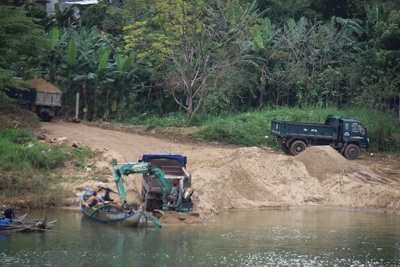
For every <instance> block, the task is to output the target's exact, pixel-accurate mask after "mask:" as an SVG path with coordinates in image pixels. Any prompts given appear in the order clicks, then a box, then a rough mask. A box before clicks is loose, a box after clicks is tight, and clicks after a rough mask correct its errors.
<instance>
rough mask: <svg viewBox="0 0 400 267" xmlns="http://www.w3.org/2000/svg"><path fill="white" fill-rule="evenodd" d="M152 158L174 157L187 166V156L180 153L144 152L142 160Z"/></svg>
mask: <svg viewBox="0 0 400 267" xmlns="http://www.w3.org/2000/svg"><path fill="white" fill-rule="evenodd" d="M152 159H174V160H178V161H180V162H181V163H182V164H183V166H184V167H186V163H187V157H186V156H183V155H179V154H169V153H159V154H144V155H143V156H142V161H144V162H149V161H150V160H152Z"/></svg>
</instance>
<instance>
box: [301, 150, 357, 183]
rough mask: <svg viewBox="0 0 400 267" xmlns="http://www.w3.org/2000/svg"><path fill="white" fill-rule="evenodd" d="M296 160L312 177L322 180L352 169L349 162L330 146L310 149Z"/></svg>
mask: <svg viewBox="0 0 400 267" xmlns="http://www.w3.org/2000/svg"><path fill="white" fill-rule="evenodd" d="M295 160H299V161H301V162H303V163H304V165H305V166H306V169H307V171H308V172H309V173H310V175H311V176H314V177H316V178H318V179H320V180H323V179H325V178H327V177H330V176H332V174H339V173H345V172H348V171H349V170H350V169H351V163H350V162H349V160H347V159H346V158H345V157H343V156H342V155H341V154H340V153H338V152H337V151H336V150H335V149H333V148H332V147H330V146H312V147H308V148H307V149H306V150H305V151H304V152H303V153H301V154H299V155H297V156H295Z"/></svg>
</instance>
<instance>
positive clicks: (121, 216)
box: [79, 189, 146, 227]
mask: <svg viewBox="0 0 400 267" xmlns="http://www.w3.org/2000/svg"><path fill="white" fill-rule="evenodd" d="M91 195H92V190H90V189H87V190H85V191H84V192H83V193H82V195H81V199H80V203H79V206H80V210H81V212H82V213H83V214H84V215H85V216H86V217H88V218H90V219H91V220H95V221H99V222H103V223H112V224H118V225H123V226H128V227H137V226H138V225H140V224H142V223H144V222H146V217H145V215H144V213H143V212H142V211H139V210H136V211H134V210H130V211H129V212H127V211H126V210H123V209H121V208H120V207H118V206H116V205H113V204H105V205H102V206H99V207H93V208H91V207H89V206H88V205H86V200H87V199H88V198H89V197H90V196H91Z"/></svg>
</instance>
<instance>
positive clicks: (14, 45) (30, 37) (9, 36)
mask: <svg viewBox="0 0 400 267" xmlns="http://www.w3.org/2000/svg"><path fill="white" fill-rule="evenodd" d="M46 46H47V40H46V38H45V32H44V30H43V28H42V27H40V26H39V25H37V24H35V23H34V22H33V21H32V19H31V18H29V17H27V16H26V12H24V11H22V10H20V9H18V8H16V7H12V6H3V5H0V68H1V69H3V70H6V72H3V75H2V76H3V85H5V84H10V83H13V82H12V77H13V76H16V75H17V76H20V77H26V76H27V75H29V74H31V73H32V72H31V71H30V68H32V67H34V66H36V63H37V61H36V59H37V57H38V55H40V54H41V53H42V52H43V48H44V47H46ZM0 89H2V88H0Z"/></svg>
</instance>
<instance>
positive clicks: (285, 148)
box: [282, 144, 290, 154]
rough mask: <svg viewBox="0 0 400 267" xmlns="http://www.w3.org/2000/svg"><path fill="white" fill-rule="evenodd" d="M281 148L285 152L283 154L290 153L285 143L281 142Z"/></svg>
mask: <svg viewBox="0 0 400 267" xmlns="http://www.w3.org/2000/svg"><path fill="white" fill-rule="evenodd" d="M282 150H283V152H285V154H290V150H289V148H288V147H287V146H286V144H282Z"/></svg>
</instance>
